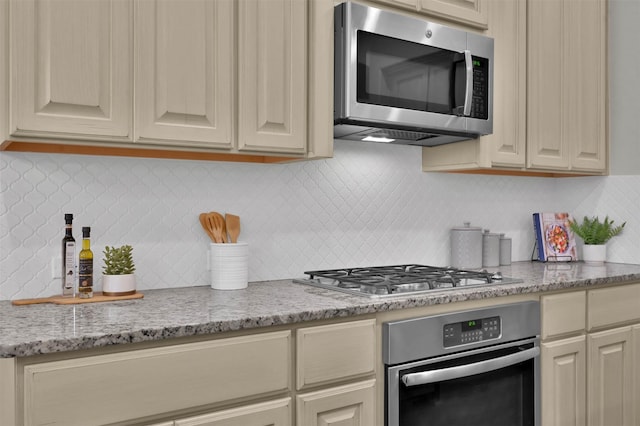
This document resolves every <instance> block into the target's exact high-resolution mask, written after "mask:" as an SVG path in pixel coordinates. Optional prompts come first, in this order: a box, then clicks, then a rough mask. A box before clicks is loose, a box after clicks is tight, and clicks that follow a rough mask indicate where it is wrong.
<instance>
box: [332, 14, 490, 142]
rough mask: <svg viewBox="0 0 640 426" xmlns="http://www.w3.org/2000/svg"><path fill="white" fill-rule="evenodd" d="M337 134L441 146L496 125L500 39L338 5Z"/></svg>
mask: <svg viewBox="0 0 640 426" xmlns="http://www.w3.org/2000/svg"><path fill="white" fill-rule="evenodd" d="M334 15H335V21H334V32H335V37H334V45H335V58H334V59H335V61H334V66H335V82H334V137H335V138H336V139H350V140H365V141H374V142H392V143H400V144H411V145H422V146H434V145H441V144H445V143H451V142H456V141H461V140H466V139H473V138H477V137H479V136H481V135H487V134H490V133H492V131H493V119H492V115H493V39H492V38H490V37H485V36H482V35H480V34H476V33H470V32H466V31H462V30H459V29H455V28H451V27H447V26H444V25H440V24H435V23H432V22H428V21H425V20H423V19H419V18H415V17H411V16H408V15H401V14H398V13H393V12H389V11H386V10H382V9H378V8H375V7H370V6H365V5H362V4H358V3H354V2H345V3H342V4H339V5H337V6H336V7H335V14H334Z"/></svg>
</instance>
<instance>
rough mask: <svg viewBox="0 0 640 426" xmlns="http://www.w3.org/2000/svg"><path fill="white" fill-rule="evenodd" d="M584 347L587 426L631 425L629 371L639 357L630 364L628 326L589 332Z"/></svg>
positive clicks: (631, 404)
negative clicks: (586, 380)
mask: <svg viewBox="0 0 640 426" xmlns="http://www.w3.org/2000/svg"><path fill="white" fill-rule="evenodd" d="M588 347H589V370H588V373H587V374H588V375H589V390H588V395H589V397H588V407H589V408H588V416H589V418H588V424H589V425H591V426H596V425H607V426H609V425H610V426H614V425H620V426H623V425H632V424H634V423H633V418H634V410H635V409H636V406H637V405H638V401H637V400H634V399H633V378H634V375H633V370H634V368H635V367H634V364H637V363H638V362H640V356H637V357H635V361H634V354H633V352H634V351H633V344H632V329H631V327H622V328H614V329H612V330H606V331H602V332H598V333H592V334H590V335H589V342H588Z"/></svg>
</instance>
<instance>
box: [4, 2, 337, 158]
mask: <svg viewBox="0 0 640 426" xmlns="http://www.w3.org/2000/svg"><path fill="white" fill-rule="evenodd" d="M9 6H10V7H9V9H8V10H9V14H10V19H9V20H8V22H9V25H8V27H9V29H8V30H7V32H8V33H9V34H8V35H9V36H10V37H8V39H10V40H11V44H10V52H9V57H10V58H9V59H10V66H11V70H12V73H11V75H12V77H11V80H10V82H8V84H9V86H10V88H11V94H12V96H11V97H10V99H11V101H10V102H11V104H10V110H11V115H10V117H11V122H10V126H9V132H8V133H9V134H3V135H0V136H1V138H0V140H4V139H7V140H10V141H12V143H13V142H23V143H24V142H31V143H32V145H31V146H32V147H33V146H35V144H34V143H33V142H36V143H39V146H40V147H39V148H38V149H44V150H45V152H46V148H42V146H45V147H46V146H47V144H49V145H55V144H58V145H59V144H63V145H67V146H78V145H81V146H88V147H94V148H103V150H102V151H100V150H98V151H96V153H100V152H106V150H105V149H104V148H107V147H108V148H129V149H133V148H135V149H139V148H142V149H145V148H146V149H148V151H147V152H149V150H151V151H153V150H155V151H158V150H165V151H171V150H181V149H182V150H187V151H189V150H191V151H196V152H213V153H231V154H244V155H246V156H249V155H251V154H268V155H278V156H288V157H290V158H305V157H306V158H311V157H329V156H331V155H332V149H333V137H332V136H333V134H332V131H333V130H332V112H333V95H332V93H333V43H332V34H333V2H332V1H331V0H318V1H316V0H313V1H311V0H272V1H268V2H266V1H257V0H237V1H236V0H217V1H208V0H192V1H187V2H185V1H182V0H163V1H160V0H104V1H95V2H85V1H77V0H76V1H64V2H58V1H55V0H39V1H36V0H24V1H23V0H11V2H10V4H9ZM0 11H2V10H0ZM0 84H4V82H0ZM0 102H9V101H8V99H2V100H0ZM312 104H313V105H312ZM0 110H1V109H0ZM42 142H44V145H43V144H42ZM5 146H6V147H9V148H10V147H11V143H7V144H5ZM5 149H8V148H5ZM27 149H28V148H27ZM50 152H55V151H50ZM64 152H73V150H71V149H70V148H68V149H65V150H64ZM84 153H87V152H84ZM167 156H169V157H170V155H167ZM177 158H183V157H177ZM216 159H224V157H219V158H216Z"/></svg>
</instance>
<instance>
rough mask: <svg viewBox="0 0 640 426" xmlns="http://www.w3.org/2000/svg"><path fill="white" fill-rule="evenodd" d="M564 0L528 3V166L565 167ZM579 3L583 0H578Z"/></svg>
mask: <svg viewBox="0 0 640 426" xmlns="http://www.w3.org/2000/svg"><path fill="white" fill-rule="evenodd" d="M566 3H568V2H566V1H564V0H530V1H529V2H528V3H527V8H528V9H527V34H528V37H527V42H528V45H527V56H528V61H527V67H528V69H527V166H528V167H531V168H539V169H553V170H568V169H569V163H570V157H571V154H570V147H569V145H568V141H567V140H566V138H563V135H564V132H563V127H564V126H565V125H566V117H565V105H566V99H567V95H568V85H567V82H566V81H563V80H564V78H563V76H564V75H565V74H564V70H565V69H566V67H567V66H568V65H567V64H566V61H567V57H566V54H567V49H568V44H567V40H566V39H565V31H564V30H563V28H564V25H565V23H566V21H567V20H568V18H569V17H567V16H566V14H567V13H568V11H567V10H566V7H565V5H566ZM580 3H582V2H580Z"/></svg>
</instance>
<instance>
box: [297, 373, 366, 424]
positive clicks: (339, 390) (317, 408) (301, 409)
mask: <svg viewBox="0 0 640 426" xmlns="http://www.w3.org/2000/svg"><path fill="white" fill-rule="evenodd" d="M375 396H376V391H375V380H367V381H364V382H359V383H354V384H350V385H345V386H337V387H332V388H329V389H324V390H319V391H316V392H309V393H304V394H301V395H298V396H297V397H296V406H297V413H298V414H297V423H296V424H297V425H300V426H370V425H374V424H376V423H375V420H374V416H375Z"/></svg>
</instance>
